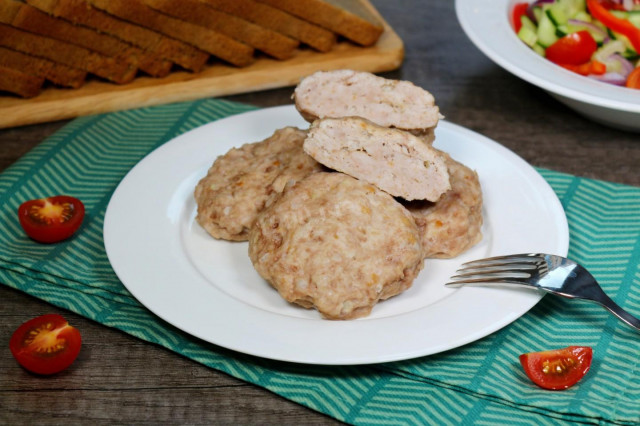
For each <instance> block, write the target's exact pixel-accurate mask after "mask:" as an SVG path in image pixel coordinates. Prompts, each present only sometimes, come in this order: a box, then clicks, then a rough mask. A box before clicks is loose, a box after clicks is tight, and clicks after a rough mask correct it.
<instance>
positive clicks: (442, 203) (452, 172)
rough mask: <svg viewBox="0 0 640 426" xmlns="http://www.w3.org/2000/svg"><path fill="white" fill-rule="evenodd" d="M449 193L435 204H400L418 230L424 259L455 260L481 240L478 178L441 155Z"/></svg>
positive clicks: (480, 194)
mask: <svg viewBox="0 0 640 426" xmlns="http://www.w3.org/2000/svg"><path fill="white" fill-rule="evenodd" d="M443 155H444V156H445V159H446V163H447V167H448V170H449V180H450V182H451V189H450V190H449V191H447V192H445V193H444V194H443V195H442V196H441V197H440V198H439V199H438V201H436V202H435V203H431V202H428V201H427V202H425V201H412V202H403V204H404V206H405V207H406V208H407V209H408V210H409V212H410V213H411V215H412V216H413V218H414V220H415V222H416V224H417V225H418V228H419V229H420V234H421V238H420V239H421V241H422V247H423V250H424V254H425V257H427V258H451V257H455V256H458V255H459V254H461V253H463V252H465V251H466V250H468V249H469V248H471V247H473V246H474V245H475V244H476V243H478V242H480V241H481V240H482V223H483V216H482V188H481V186H480V181H479V179H478V174H477V173H476V172H475V171H473V170H471V169H470V168H469V167H467V166H465V165H464V164H462V163H459V162H458V161H456V160H454V159H453V158H451V156H449V155H448V154H444V153H443Z"/></svg>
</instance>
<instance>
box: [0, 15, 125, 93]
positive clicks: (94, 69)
mask: <svg viewBox="0 0 640 426" xmlns="http://www.w3.org/2000/svg"><path fill="white" fill-rule="evenodd" d="M2 4H4V3H2ZM1 7H2V6H0V22H4V21H3V20H2V17H3V15H2V11H1ZM0 45H1V46H4V47H8V48H10V49H13V50H18V51H20V52H23V53H27V54H29V55H34V56H38V57H41V58H46V59H49V60H51V61H54V62H58V63H61V64H64V65H67V66H70V67H73V68H79V69H82V70H85V71H88V72H90V73H92V74H95V75H97V76H99V77H102V78H104V79H107V80H109V81H112V82H114V83H118V84H124V83H129V82H131V81H132V80H133V79H134V78H135V76H136V72H137V68H136V67H132V66H131V64H129V63H126V62H122V61H119V60H117V59H115V58H110V57H108V56H104V55H101V54H99V53H96V52H92V51H90V50H88V49H85V48H83V47H79V46H76V45H73V44H70V43H65V42H63V41H59V40H55V39H52V38H49V37H43V36H40V35H37V34H32V33H29V32H27V31H23V30H20V29H18V28H14V27H12V26H9V25H6V24H4V23H2V24H0Z"/></svg>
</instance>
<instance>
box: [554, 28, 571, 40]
mask: <svg viewBox="0 0 640 426" xmlns="http://www.w3.org/2000/svg"><path fill="white" fill-rule="evenodd" d="M571 32H573V31H570V30H569V26H568V25H558V26H557V27H556V36H557V37H558V38H562V37H564V36H566V35H567V34H570V33H571Z"/></svg>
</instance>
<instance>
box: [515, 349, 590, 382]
mask: <svg viewBox="0 0 640 426" xmlns="http://www.w3.org/2000/svg"><path fill="white" fill-rule="evenodd" d="M592 359H593V351H592V349H591V348H590V347H588V346H569V347H567V348H563V349H555V350H550V351H543V352H531V353H526V354H522V355H520V364H522V367H523V368H524V372H525V373H526V374H527V376H528V377H529V379H531V381H532V382H533V383H535V384H536V385H538V386H540V387H541V388H543V389H550V390H562V389H567V388H569V387H571V386H573V385H575V384H576V383H578V382H579V381H580V379H582V378H583V377H584V375H585V374H587V371H589V368H590V367H591V361H592Z"/></svg>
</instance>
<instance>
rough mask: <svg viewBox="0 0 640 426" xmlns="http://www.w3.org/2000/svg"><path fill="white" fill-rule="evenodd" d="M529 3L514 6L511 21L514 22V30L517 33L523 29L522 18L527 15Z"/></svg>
mask: <svg viewBox="0 0 640 426" xmlns="http://www.w3.org/2000/svg"><path fill="white" fill-rule="evenodd" d="M528 8H529V3H516V4H515V5H514V6H513V12H512V14H511V20H512V21H513V29H514V30H516V33H517V32H518V31H520V28H522V16H523V15H525V14H526V13H527V9H528Z"/></svg>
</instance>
